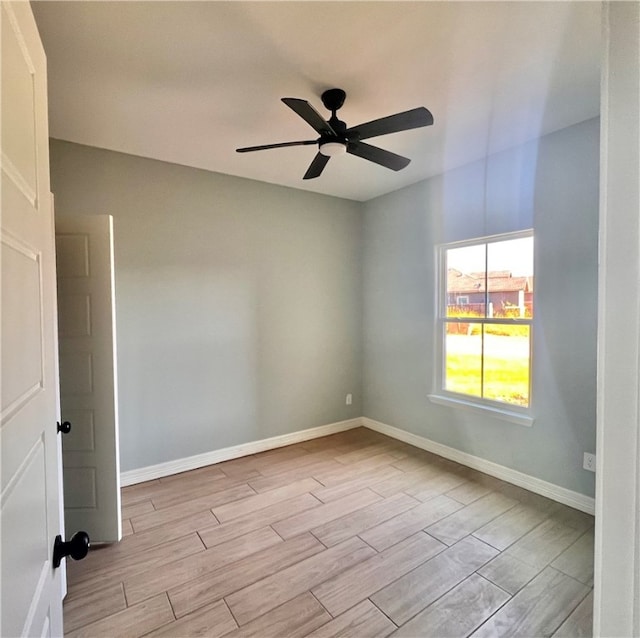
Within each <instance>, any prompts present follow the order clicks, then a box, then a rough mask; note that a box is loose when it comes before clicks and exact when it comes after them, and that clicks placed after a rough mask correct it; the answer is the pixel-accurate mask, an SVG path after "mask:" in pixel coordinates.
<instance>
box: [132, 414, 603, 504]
mask: <svg viewBox="0 0 640 638" xmlns="http://www.w3.org/2000/svg"><path fill="white" fill-rule="evenodd" d="M361 426H364V427H366V428H369V429H370V430H375V431H376V432H380V433H381V434H386V435H387V436H390V437H392V438H394V439H398V440H399V441H404V442H405V443H409V445H413V446H415V447H418V448H420V449H422V450H427V451H428V452H433V453H434V454H437V455H438V456H442V457H444V458H445V459H449V460H451V461H455V462H456V463H460V464H461V465H466V466H467V467H470V468H472V469H474V470H478V471H480V472H484V473H485V474H489V475H490V476H494V477H496V478H499V479H501V480H503V481H507V482H508V483H512V484H513V485H517V486H518V487H523V488H524V489H526V490H529V491H531V492H535V493H536V494H540V495H542V496H546V497H547V498H550V499H552V500H554V501H557V502H558V503H563V504H564V505H568V506H569V507H574V508H575V509H578V510H580V511H582V512H586V513H587V514H593V513H594V511H595V500H594V499H593V498H591V497H590V496H585V495H584V494H580V493H579V492H574V491H572V490H568V489H566V488H564V487H560V486H558V485H555V484H553V483H549V482H547V481H543V480H542V479H539V478H536V477H535V476H530V475H529V474H524V473H523V472H519V471H518V470H513V469H511V468H509V467H505V466H504V465H499V464H498V463H494V462H493V461H487V460H486V459H483V458H480V457H479V456H474V455H473V454H469V453H467V452H461V451H460V450H456V449H455V448H452V447H449V446H448V445H443V444H442V443H437V442H436V441H432V440H430V439H427V438H425V437H423V436H420V435H418V434H413V433H411V432H407V431H406V430H401V429H400V428H396V427H393V426H392V425H387V424H386V423H381V422H380V421H374V420H373V419H369V418H368V417H357V418H355V419H349V420H347V421H338V422H337V423H329V424H327V425H320V426H318V427H315V428H309V429H308V430H301V431H299V432H292V433H291V434H282V435H280V436H274V437H271V438H268V439H262V440H260V441H252V442H251V443H241V444H240V445H234V446H231V447H227V448H223V449H221V450H212V451H211V452H205V453H204V454H196V455H195V456H189V457H186V458H182V459H176V460H175V461H167V462H166V463H158V464H157V465H150V466H148V467H142V468H140V469H137V470H129V471H127V472H122V473H121V474H120V484H121V485H122V487H125V486H127V485H134V484H136V483H143V482H144V481H152V480H153V479H158V478H162V477H163V476H170V475H171V474H178V473H179V472H187V471H188V470H195V469H197V468H199V467H204V466H205V465H213V464H214V463H220V462H222V461H229V460H231V459H236V458H238V457H240V456H248V455H250V454H257V453H258V452H265V451H266V450H273V449H275V448H278V447H284V446H285V445H293V444H294V443H302V442H304V441H310V440H311V439H317V438H319V437H321V436H328V435H330V434H336V433H337V432H344V431H345V430H351V429H353V428H357V427H361Z"/></svg>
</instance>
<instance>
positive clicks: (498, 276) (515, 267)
mask: <svg viewBox="0 0 640 638" xmlns="http://www.w3.org/2000/svg"><path fill="white" fill-rule="evenodd" d="M487 287H488V289H489V306H490V309H489V312H488V316H490V317H532V316H533V237H521V238H518V239H508V240H506V241H499V242H493V243H490V244H487Z"/></svg>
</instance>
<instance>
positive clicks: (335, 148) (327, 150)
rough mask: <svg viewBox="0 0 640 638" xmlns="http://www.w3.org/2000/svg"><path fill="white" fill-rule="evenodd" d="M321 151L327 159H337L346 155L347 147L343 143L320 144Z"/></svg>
mask: <svg viewBox="0 0 640 638" xmlns="http://www.w3.org/2000/svg"><path fill="white" fill-rule="evenodd" d="M319 151H320V152H321V153H322V154H323V155H324V156H325V157H335V156H336V155H344V154H345V153H346V152H347V145H346V144H344V143H343V142H324V143H321V144H320V148H319Z"/></svg>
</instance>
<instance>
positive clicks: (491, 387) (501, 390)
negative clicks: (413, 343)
mask: <svg viewBox="0 0 640 638" xmlns="http://www.w3.org/2000/svg"><path fill="white" fill-rule="evenodd" d="M446 346H447V353H446V379H445V389H446V390H449V391H450V392H460V393H462V394H469V395H472V396H482V383H481V374H482V371H481V363H480V362H481V359H480V355H481V349H482V340H481V338H480V335H461V334H449V335H447V339H446ZM484 348H485V356H484V398H486V399H492V400H494V401H503V402H505V403H511V404H514V405H520V406H524V407H526V406H528V405H529V338H528V337H523V336H508V335H493V334H487V335H485V342H484Z"/></svg>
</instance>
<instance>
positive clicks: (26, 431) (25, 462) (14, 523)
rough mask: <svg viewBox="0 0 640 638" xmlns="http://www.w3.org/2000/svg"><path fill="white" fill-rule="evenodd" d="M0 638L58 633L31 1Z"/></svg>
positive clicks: (47, 230) (18, 36)
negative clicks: (0, 636) (53, 560)
mask: <svg viewBox="0 0 640 638" xmlns="http://www.w3.org/2000/svg"><path fill="white" fill-rule="evenodd" d="M0 12H1V15H0V23H1V28H2V55H1V58H2V73H1V77H2V124H1V126H2V138H1V140H2V141H1V144H2V146H1V149H0V150H1V153H0V166H1V170H0V174H1V177H0V179H1V182H2V183H1V190H2V205H1V222H0V268H1V281H2V288H1V295H2V298H1V311H0V314H1V326H0V328H1V330H0V332H1V337H0V347H1V352H2V356H1V357H0V359H1V361H2V395H1V399H0V415H1V416H0V450H1V452H0V454H1V468H2V469H1V473H0V475H1V495H0V515H1V530H0V534H1V545H0V554H1V555H0V565H1V567H0V571H1V573H0V577H1V579H2V593H1V596H2V600H1V604H2V614H1V617H0V635H2V636H21V635H54V636H59V635H62V590H63V583H62V573H63V572H62V570H59V569H57V570H54V569H53V567H52V551H53V542H54V538H55V536H56V535H57V534H61V533H62V522H61V520H60V507H59V500H60V493H61V485H60V476H59V467H60V458H59V448H58V439H57V432H56V417H57V375H58V364H57V357H56V325H55V323H56V297H55V254H54V231H53V217H52V208H51V197H50V193H49V152H48V126H47V101H46V91H47V89H46V60H45V56H44V51H43V49H42V45H41V43H40V39H39V36H38V32H37V29H36V25H35V22H34V20H33V15H32V13H31V8H30V5H29V3H27V2H15V3H7V2H2V6H1V8H0Z"/></svg>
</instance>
